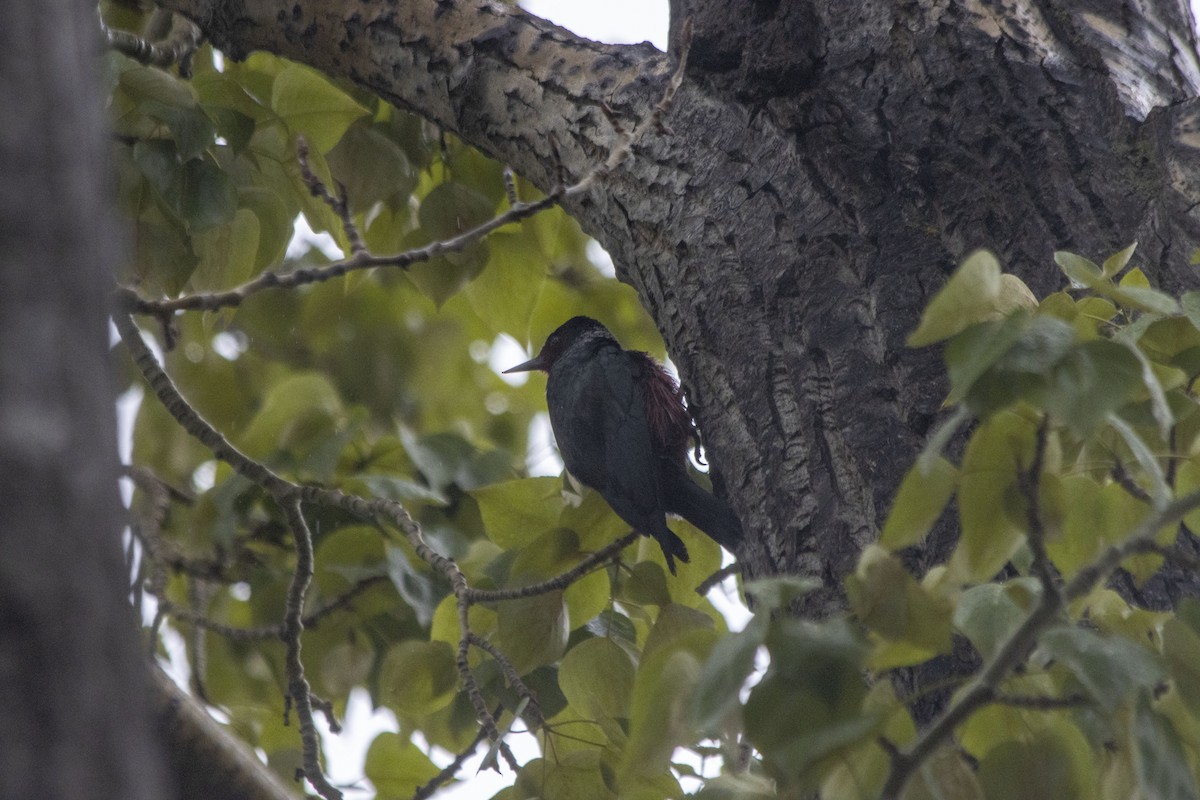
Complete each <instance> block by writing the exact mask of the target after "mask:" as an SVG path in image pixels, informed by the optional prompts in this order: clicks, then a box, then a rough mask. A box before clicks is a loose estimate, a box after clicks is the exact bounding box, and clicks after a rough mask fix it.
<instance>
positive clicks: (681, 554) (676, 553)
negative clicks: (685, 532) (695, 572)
mask: <svg viewBox="0 0 1200 800" xmlns="http://www.w3.org/2000/svg"><path fill="white" fill-rule="evenodd" d="M660 525H661V529H660V530H657V531H654V532H653V533H651V534H650V535H651V536H653V537H654V540H655V541H656V542H658V546H659V547H661V548H662V551H663V557H664V558H665V559H667V569H669V570H671V574H672V575H674V574H675V559H676V558H678V559H679V560H680V561H682V562H683V563H685V564H686V563H688V561H690V560H691V559H690V558H689V557H688V551H687V546H686V545H685V544H684V543H683V540H682V539H680V538H679V537H678V536H676V535H675V532H674V531H672V530H671V529H670V528H668V527H667V525H666V522H661V523H660Z"/></svg>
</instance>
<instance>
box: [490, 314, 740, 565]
mask: <svg viewBox="0 0 1200 800" xmlns="http://www.w3.org/2000/svg"><path fill="white" fill-rule="evenodd" d="M533 370H540V371H542V372H545V373H547V374H548V376H549V377H548V379H547V381H546V404H547V405H548V406H549V408H550V425H551V427H553V428H554V438H555V439H556V440H557V441H558V449H559V452H560V453H562V459H563V463H564V464H565V465H566V467H567V471H568V472H570V473H571V474H572V475H574V476H575V478H576V479H578V480H579V481H580V482H581V483H582V484H584V485H585V486H590V487H591V488H593V489H595V490H596V491H598V492H600V495H601V496H602V497H603V498H604V499H605V501H607V502H608V504H609V505H610V506H611V507H612V509H613V511H615V512H617V515H618V516H619V517H620V518H621V519H623V520H625V522H627V523H629V525H630V526H631V527H632V528H633V529H634V530H635V531H637V532H638V533H640V534H642V535H643V536H653V537H654V539H655V540H657V541H658V544H659V545H660V546H661V547H662V551H663V555H664V556H665V557H666V559H667V567H668V568H669V569H670V570H671V574H672V575H674V574H675V559H676V558H678V559H679V560H680V561H682V562H684V563H687V561H688V552H687V548H686V547H685V546H684V544H683V542H682V541H681V540H680V538H679V537H678V536H676V535H675V533H674V532H673V531H672V530H671V529H670V528H668V527H667V523H666V515H667V514H669V513H670V514H678V515H680V516H681V517H683V518H684V519H686V520H687V521H688V522H690V523H692V524H693V525H695V526H696V527H697V528H699V529H700V530H702V531H704V532H705V533H706V534H708V536H709V537H711V538H712V539H713V540H714V541H716V542H717V544H719V545H721V546H722V547H724V548H725V549H726V550H729V551H731V552H732V551H733V550H734V548H735V547H736V546H737V545H738V543H740V542H741V540H742V525H741V522H739V521H738V518H737V516H736V515H735V514H734V513H733V509H731V508H730V507H729V506H728V505H727V504H726V503H725V502H724V501H722V500H720V499H718V498H717V497H715V496H713V495H712V494H709V493H708V492H707V491H705V490H704V489H702V488H700V487H699V486H697V485H696V484H695V483H693V482H692V479H691V478H690V477H688V473H687V451H688V444H689V441H695V442H698V441H699V438H698V434H697V431H696V426H695V423H694V422H693V421H692V416H691V414H689V413H688V410H687V408H686V407H685V406H684V405H683V393H682V392H681V391H680V389H679V386H678V384H676V383H675V381H674V380H673V379H672V378H671V376H670V375H669V374H668V373H667V371H666V370H665V369H663V367H662V365H661V364H659V363H658V362H657V361H655V360H654V359H653V358H651V357H650V356H649V355H647V354H646V353H642V352H639V351H636V350H625V349H622V347H621V345H620V344H618V343H617V340H616V338H615V337H614V336H613V335H612V333H610V332H609V330H608V328H605V327H604V326H603V325H601V324H600V323H599V322H597V321H596V320H594V319H591V318H590V317H572V318H571V319H569V320H567V321H566V322H564V323H563V324H562V325H561V326H559V328H558V329H557V330H555V331H554V332H553V333H551V334H550V336H549V337H548V338H547V339H546V343H545V344H544V345H543V346H542V350H541V352H539V353H538V354H537V355H536V356H535V357H533V358H531V359H530V360H529V361H526V362H525V363H523V364H518V365H517V366H515V367H512V368H510V369H506V370H504V372H505V373H510V372H530V371H533Z"/></svg>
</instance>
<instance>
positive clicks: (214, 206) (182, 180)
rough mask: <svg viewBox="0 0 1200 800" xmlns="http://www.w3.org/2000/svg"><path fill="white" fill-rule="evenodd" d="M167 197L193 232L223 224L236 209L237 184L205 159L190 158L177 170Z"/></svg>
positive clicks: (231, 217)
mask: <svg viewBox="0 0 1200 800" xmlns="http://www.w3.org/2000/svg"><path fill="white" fill-rule="evenodd" d="M165 197H166V200H167V202H168V203H170V205H171V208H172V210H173V211H174V212H175V213H176V214H177V215H178V216H179V217H180V219H182V220H184V221H185V222H187V224H188V229H189V230H190V231H192V232H197V231H203V230H207V229H208V228H215V227H217V226H218V225H224V224H226V223H227V222H229V221H230V220H232V219H233V215H234V214H235V213H236V212H237V187H236V186H234V184H233V181H232V180H230V178H229V176H228V175H226V174H225V173H224V172H222V171H221V169H220V168H218V167H217V166H215V165H214V164H211V163H209V162H208V161H205V160H202V159H192V160H191V161H188V162H187V163H185V164H184V165H183V167H182V168H181V169H180V170H178V171H177V172H176V173H175V177H174V179H173V180H172V182H171V185H170V187H169V188H168V190H167V193H166V195H165Z"/></svg>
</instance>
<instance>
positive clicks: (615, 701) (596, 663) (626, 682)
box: [558, 639, 634, 719]
mask: <svg viewBox="0 0 1200 800" xmlns="http://www.w3.org/2000/svg"><path fill="white" fill-rule="evenodd" d="M633 679H634V664H633V659H631V658H630V657H629V653H627V652H626V651H625V649H624V648H623V647H621V646H620V645H618V644H616V643H615V642H613V641H612V640H611V639H586V640H584V641H582V642H580V643H579V644H577V645H575V646H574V647H572V648H571V649H570V650H568V651H567V654H566V656H564V657H563V660H562V665H561V666H560V667H559V670H558V685H559V686H560V687H561V688H562V692H563V694H564V695H566V697H567V702H568V703H570V704H571V707H572V708H575V709H579V710H580V711H584V712H586V713H588V714H590V715H591V716H592V718H594V719H598V718H601V717H612V718H624V717H628V716H629V701H630V697H631V696H632V693H633Z"/></svg>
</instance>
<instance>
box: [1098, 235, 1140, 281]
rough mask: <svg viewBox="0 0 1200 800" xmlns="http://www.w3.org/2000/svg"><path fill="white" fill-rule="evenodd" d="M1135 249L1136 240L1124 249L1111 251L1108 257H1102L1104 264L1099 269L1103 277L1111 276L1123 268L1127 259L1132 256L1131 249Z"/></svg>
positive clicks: (1127, 261)
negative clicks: (1115, 251)
mask: <svg viewBox="0 0 1200 800" xmlns="http://www.w3.org/2000/svg"><path fill="white" fill-rule="evenodd" d="M1134 250H1137V242H1134V243H1133V244H1131V245H1129V247H1126V248H1125V249H1124V250H1122V251H1120V252H1118V253H1113V254H1112V255H1111V256H1109V257H1108V258H1106V259H1104V266H1103V268H1102V269H1101V272H1103V274H1104V277H1106V278H1113V277H1115V276H1116V275H1117V273H1119V272H1120V271H1121V270H1123V269H1125V265H1126V264H1128V263H1129V259H1131V258H1133V251H1134Z"/></svg>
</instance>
